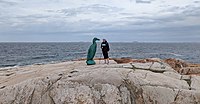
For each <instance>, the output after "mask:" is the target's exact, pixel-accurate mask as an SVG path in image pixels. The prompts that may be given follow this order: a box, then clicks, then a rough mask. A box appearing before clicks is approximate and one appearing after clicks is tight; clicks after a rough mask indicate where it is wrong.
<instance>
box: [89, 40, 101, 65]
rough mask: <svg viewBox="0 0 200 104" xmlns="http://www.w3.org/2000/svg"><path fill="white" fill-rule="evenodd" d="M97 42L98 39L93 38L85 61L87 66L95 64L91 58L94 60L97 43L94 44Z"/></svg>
mask: <svg viewBox="0 0 200 104" xmlns="http://www.w3.org/2000/svg"><path fill="white" fill-rule="evenodd" d="M97 40H98V41H99V40H100V39H98V38H94V39H93V43H92V45H91V46H90V48H89V49H88V54H87V61H86V63H87V65H94V64H96V63H95V61H94V60H93V58H94V56H95V54H96V50H97V43H96V41H97Z"/></svg>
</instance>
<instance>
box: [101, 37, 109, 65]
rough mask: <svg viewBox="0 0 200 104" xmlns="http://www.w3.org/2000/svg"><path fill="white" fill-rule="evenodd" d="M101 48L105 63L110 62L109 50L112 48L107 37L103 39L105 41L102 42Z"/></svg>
mask: <svg viewBox="0 0 200 104" xmlns="http://www.w3.org/2000/svg"><path fill="white" fill-rule="evenodd" d="M101 49H102V53H103V56H104V61H105V64H109V57H108V51H109V50H110V48H109V44H108V42H107V41H106V39H103V42H102V43H101Z"/></svg>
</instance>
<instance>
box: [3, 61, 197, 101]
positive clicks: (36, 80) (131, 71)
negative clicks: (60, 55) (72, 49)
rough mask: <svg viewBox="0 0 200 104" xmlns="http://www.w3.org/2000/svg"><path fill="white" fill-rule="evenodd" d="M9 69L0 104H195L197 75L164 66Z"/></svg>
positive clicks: (79, 64)
mask: <svg viewBox="0 0 200 104" xmlns="http://www.w3.org/2000/svg"><path fill="white" fill-rule="evenodd" d="M111 63H112V62H111ZM11 70H14V71H13V72H12V71H11ZM11 70H10V71H9V73H15V74H13V75H10V76H4V78H3V77H2V78H3V79H4V81H1V80H0V81H1V83H0V85H1V86H4V87H2V88H1V89H0V103H2V104H21V103H23V104H29V103H32V104H200V89H199V83H200V78H199V76H195V75H184V76H183V75H180V74H179V73H177V72H176V71H174V70H173V69H172V68H171V67H170V66H169V65H168V64H165V63H159V62H154V63H152V62H149V63H132V64H116V63H114V62H113V63H112V64H110V65H104V64H100V65H94V66H86V65H85V61H77V62H70V63H69V62H66V63H62V64H59V65H58V64H55V65H39V66H37V67H35V66H34V67H33V66H27V67H23V68H19V69H17V70H16V69H11ZM38 70H39V71H38ZM2 73H3V72H2ZM5 73H8V71H5ZM2 75H3V74H2ZM26 75H28V76H26ZM33 75H34V77H32V76H33ZM19 76H24V77H25V76H26V77H25V79H21V78H20V79H17V78H18V77H19ZM6 77H7V78H6ZM19 80H20V81H19ZM9 82H10V83H9Z"/></svg>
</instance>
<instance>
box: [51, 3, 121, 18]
mask: <svg viewBox="0 0 200 104" xmlns="http://www.w3.org/2000/svg"><path fill="white" fill-rule="evenodd" d="M121 10H123V9H122V8H117V7H111V6H108V5H100V4H94V5H89V6H82V7H78V8H69V9H62V10H57V11H53V10H47V12H57V13H63V14H65V15H66V16H76V15H78V14H89V13H100V14H107V13H114V12H118V11H121Z"/></svg>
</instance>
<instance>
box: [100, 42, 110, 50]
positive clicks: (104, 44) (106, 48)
mask: <svg viewBox="0 0 200 104" xmlns="http://www.w3.org/2000/svg"><path fill="white" fill-rule="evenodd" d="M101 49H102V51H104V52H108V51H109V50H110V48H109V44H108V42H107V41H106V42H102V43H101Z"/></svg>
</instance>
